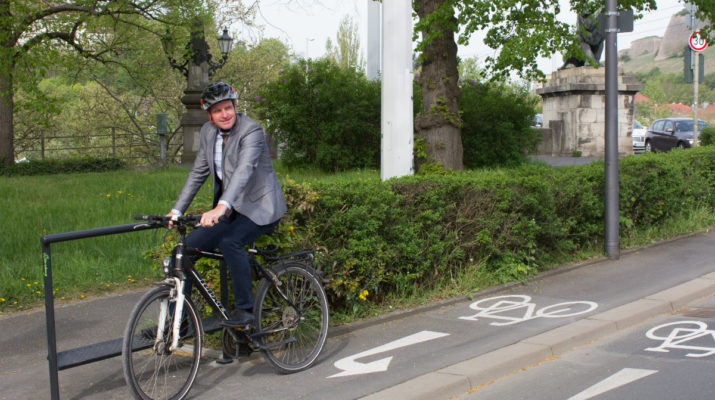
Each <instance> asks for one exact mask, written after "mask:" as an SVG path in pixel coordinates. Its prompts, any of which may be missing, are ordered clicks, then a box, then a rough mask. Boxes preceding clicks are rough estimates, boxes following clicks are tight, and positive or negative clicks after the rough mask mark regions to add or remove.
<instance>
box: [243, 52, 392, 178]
mask: <svg viewBox="0 0 715 400" xmlns="http://www.w3.org/2000/svg"><path fill="white" fill-rule="evenodd" d="M256 109H257V110H258V112H259V114H260V119H261V120H262V121H263V122H264V123H265V125H266V126H267V128H268V130H269V131H270V132H272V133H273V134H274V135H275V137H276V139H277V140H278V143H279V146H280V148H281V149H283V150H284V151H282V152H281V155H280V157H281V159H282V161H284V162H285V163H286V164H288V165H310V166H317V167H319V168H321V169H323V170H326V171H339V170H345V169H350V168H365V167H377V166H378V165H379V162H380V86H379V84H378V83H373V82H370V81H368V80H367V78H365V76H364V75H363V74H362V73H359V72H355V71H353V70H350V69H343V68H339V67H337V66H336V65H334V64H333V63H331V62H330V61H328V60H307V61H306V60H301V61H300V62H299V63H297V64H294V65H292V66H290V67H288V68H286V69H285V70H283V71H282V73H281V74H280V76H279V77H278V79H277V80H275V81H273V82H270V83H268V84H266V85H264V87H263V89H262V90H261V91H260V95H259V96H258V97H257V98H256Z"/></svg>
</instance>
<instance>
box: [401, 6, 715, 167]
mask: <svg viewBox="0 0 715 400" xmlns="http://www.w3.org/2000/svg"><path fill="white" fill-rule="evenodd" d="M696 1H698V2H712V1H713V0H696ZM601 5H602V2H599V1H595V0H574V1H573V2H572V5H571V8H572V9H574V10H576V11H584V10H595V9H597V8H598V7H599V6H601ZM619 7H620V9H629V8H633V9H635V10H637V11H642V10H650V9H654V8H655V1H654V0H623V1H620V2H619ZM413 8H414V10H415V12H416V13H417V16H418V17H419V20H418V22H417V23H416V25H415V36H417V35H419V36H421V41H420V43H419V44H418V46H417V50H418V51H419V52H421V55H420V58H419V62H420V63H421V64H422V70H421V71H420V74H419V78H418V81H419V84H420V86H421V91H422V96H423V107H422V111H421V113H420V115H419V116H418V117H417V118H416V120H415V128H416V130H417V136H418V137H419V138H421V139H424V140H425V141H426V145H427V153H428V156H429V157H430V158H431V159H432V160H433V161H434V162H437V163H440V164H442V165H443V167H445V168H452V169H461V157H462V151H461V148H460V136H461V134H460V124H461V119H460V118H459V113H458V98H459V88H458V87H457V81H458V76H457V61H456V58H457V51H456V43H457V41H455V35H457V32H459V38H458V43H459V44H465V45H466V44H468V43H469V39H470V37H471V35H472V34H473V33H474V32H477V31H483V30H486V31H487V33H486V37H485V39H484V43H485V44H487V45H488V46H489V47H491V48H492V49H494V50H495V53H496V55H495V56H490V57H487V58H486V59H485V65H484V70H485V72H486V73H487V74H488V75H490V76H492V77H494V78H496V79H503V78H505V77H508V76H509V75H510V74H511V73H515V74H517V75H518V76H519V77H521V78H526V79H533V78H543V77H544V74H543V72H542V71H540V70H539V68H538V64H537V59H538V57H549V56H551V55H553V54H554V53H556V52H566V53H568V54H579V53H580V52H581V50H580V49H579V42H578V35H577V32H576V29H575V27H573V26H571V25H569V24H568V23H565V22H561V21H559V20H558V19H557V15H558V14H559V13H560V11H561V10H560V5H559V1H558V0H524V1H519V2H516V1H513V0H493V1H492V0H489V1H487V0H461V1H458V0H413Z"/></svg>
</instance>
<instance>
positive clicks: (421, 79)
mask: <svg viewBox="0 0 715 400" xmlns="http://www.w3.org/2000/svg"><path fill="white" fill-rule="evenodd" d="M454 3H455V1H454V0H437V1H436V0H415V1H414V2H413V7H414V9H415V11H416V12H417V15H418V16H419V22H418V23H417V26H416V27H415V30H416V31H418V32H419V33H420V34H421V36H422V42H421V46H420V47H418V48H419V49H421V50H422V54H421V56H420V58H419V62H420V64H421V70H420V72H419V75H417V77H416V79H417V82H418V83H419V85H420V88H421V90H422V110H421V111H420V113H419V114H418V115H417V117H416V118H415V130H416V131H417V138H418V140H420V141H422V142H423V143H424V144H425V146H426V148H425V150H426V152H427V160H426V163H428V164H431V163H436V164H440V165H441V166H442V167H443V168H446V169H453V170H461V169H463V166H462V153H463V150H462V137H461V133H460V127H461V119H460V117H459V106H458V103H457V100H458V98H459V92H460V91H459V86H458V84H457V81H458V80H459V77H458V76H457V43H456V42H455V41H454V32H456V31H457V30H458V27H459V26H458V23H457V19H456V18H455V16H454V6H455V4H454ZM419 167H420V166H419V165H418V166H417V168H418V169H419Z"/></svg>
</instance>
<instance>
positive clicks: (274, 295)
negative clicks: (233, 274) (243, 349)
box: [254, 261, 329, 373]
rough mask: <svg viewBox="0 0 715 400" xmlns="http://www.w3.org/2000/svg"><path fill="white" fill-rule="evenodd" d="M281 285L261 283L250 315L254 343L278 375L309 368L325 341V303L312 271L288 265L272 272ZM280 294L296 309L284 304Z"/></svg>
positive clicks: (320, 286)
mask: <svg viewBox="0 0 715 400" xmlns="http://www.w3.org/2000/svg"><path fill="white" fill-rule="evenodd" d="M273 273H275V274H276V276H277V277H278V280H279V281H280V282H281V284H280V285H279V286H278V288H276V287H275V286H273V284H272V283H271V282H270V281H268V280H267V279H263V280H261V283H260V285H259V286H258V290H257V291H256V299H255V305H254V311H255V312H256V323H257V333H258V338H259V339H258V340H259V342H260V343H261V345H262V347H263V348H262V349H261V351H262V352H263V355H264V356H265V357H266V359H267V360H268V361H269V362H270V363H271V364H273V366H274V367H276V368H277V369H278V370H280V371H281V372H285V373H291V372H298V371H302V370H304V369H306V368H308V367H310V366H311V365H312V364H313V363H314V362H315V360H316V359H317V358H318V355H320V352H321V351H322V350H323V346H324V345H325V340H326V338H327V337H328V318H329V316H328V299H327V297H326V295H325V289H323V286H322V285H321V283H320V281H318V279H317V278H316V275H315V273H314V272H313V271H312V269H311V268H310V267H309V266H307V265H305V264H302V263H300V262H296V261H292V262H287V263H284V264H281V265H278V266H277V267H275V268H274V269H273ZM279 289H280V291H282V292H283V293H284V294H285V295H286V296H287V297H288V299H289V300H290V302H291V303H293V304H294V305H295V306H296V308H297V309H296V308H293V307H292V306H291V305H290V304H288V303H287V302H286V301H285V300H283V298H282V297H281V295H280V294H279V292H278V290H279Z"/></svg>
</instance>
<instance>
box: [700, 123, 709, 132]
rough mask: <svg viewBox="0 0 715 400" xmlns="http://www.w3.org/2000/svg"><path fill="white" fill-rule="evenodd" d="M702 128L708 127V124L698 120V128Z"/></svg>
mask: <svg viewBox="0 0 715 400" xmlns="http://www.w3.org/2000/svg"><path fill="white" fill-rule="evenodd" d="M704 128H710V124H708V123H707V122H705V121H698V129H699V130H702V129H704Z"/></svg>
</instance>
